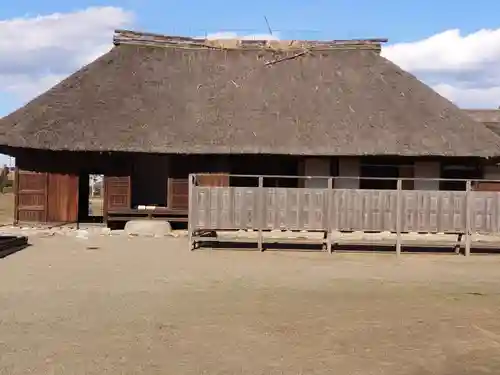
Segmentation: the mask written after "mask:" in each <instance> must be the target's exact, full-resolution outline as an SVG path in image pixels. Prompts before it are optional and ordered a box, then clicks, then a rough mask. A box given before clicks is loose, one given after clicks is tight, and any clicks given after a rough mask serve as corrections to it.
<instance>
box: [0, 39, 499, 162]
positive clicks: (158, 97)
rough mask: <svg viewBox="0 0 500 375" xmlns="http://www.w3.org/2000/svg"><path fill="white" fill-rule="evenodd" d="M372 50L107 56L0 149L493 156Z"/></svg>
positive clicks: (36, 105) (166, 44) (154, 44)
mask: <svg viewBox="0 0 500 375" xmlns="http://www.w3.org/2000/svg"><path fill="white" fill-rule="evenodd" d="M382 42H383V40H358V41H333V42H301V41H295V42H288V41H286V42H283V41H282V42H276V41H274V42H273V41H270V42H266V41H241V40H225V41H210V40H200V39H190V38H179V37H165V36H159V35H154V34H144V33H134V32H126V31H119V32H117V33H116V35H115V47H114V48H113V49H112V50H111V51H110V52H109V53H107V54H105V55H104V56H102V57H100V58H99V59H97V60H96V61H94V62H93V63H91V64H89V65H88V66H86V67H84V68H83V69H81V70H79V71H78V72H76V73H75V74H73V75H71V76H70V77H69V78H67V79H66V80H64V81H63V82H61V83H60V84H58V85H56V86H55V87H54V88H52V89H51V90H49V91H48V92H46V93H44V94H42V95H41V96H39V97H38V98H36V99H35V100H33V101H31V102H30V103H28V104H27V105H26V106H24V107H23V108H21V109H19V110H17V111H15V112H14V113H12V114H10V115H8V116H7V117H4V118H3V119H1V120H0V145H4V146H11V147H30V148H38V149H52V150H93V151H141V152H155V153H213V154H217V153H250V154H252V153H268V154H307V155H444V156H483V157H489V156H498V155H500V137H497V136H496V135H494V134H493V133H492V132H490V130H488V129H487V128H486V127H484V126H482V125H481V124H477V123H476V122H475V121H473V120H472V119H471V118H470V117H469V116H467V114H465V113H464V112H462V111H461V110H459V109H458V108H457V107H456V106H455V105H453V104H452V103H450V102H449V101H448V100H446V99H444V98H443V97H441V96H440V95H438V94H437V93H435V92H434V91H433V90H432V89H430V88H429V87H427V86H426V85H424V84H423V83H421V82H420V81H418V80H417V79H416V78H415V77H414V76H412V75H410V74H409V73H406V72H404V71H403V70H401V69H400V68H399V67H398V66H396V65H395V64H393V63H391V62H390V61H388V60H386V59H385V58H383V57H381V56H380V54H379V52H380V44H381V43H382Z"/></svg>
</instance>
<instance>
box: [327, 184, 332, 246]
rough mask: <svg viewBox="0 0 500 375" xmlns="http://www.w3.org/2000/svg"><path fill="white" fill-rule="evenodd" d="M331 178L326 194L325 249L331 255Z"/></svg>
mask: <svg viewBox="0 0 500 375" xmlns="http://www.w3.org/2000/svg"><path fill="white" fill-rule="evenodd" d="M332 189H333V177H329V178H328V192H327V194H326V248H327V250H328V251H329V252H330V254H332V253H333V247H332V223H331V220H330V219H331V217H330V213H331V211H332V203H333V196H332V195H333V190H332Z"/></svg>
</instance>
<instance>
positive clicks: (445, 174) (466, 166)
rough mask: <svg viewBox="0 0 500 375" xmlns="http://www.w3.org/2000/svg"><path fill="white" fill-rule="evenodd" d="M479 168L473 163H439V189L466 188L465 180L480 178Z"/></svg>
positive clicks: (459, 189)
mask: <svg viewBox="0 0 500 375" xmlns="http://www.w3.org/2000/svg"><path fill="white" fill-rule="evenodd" d="M481 177H482V174H481V169H480V167H479V166H478V165H476V164H475V163H471V162H468V163H465V162H464V163H463V164H462V163H453V164H452V163H441V178H442V179H443V180H441V181H440V183H439V190H455V191H456V190H458V191H464V190H466V181H465V180H478V179H481Z"/></svg>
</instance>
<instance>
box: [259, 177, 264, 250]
mask: <svg viewBox="0 0 500 375" xmlns="http://www.w3.org/2000/svg"><path fill="white" fill-rule="evenodd" d="M257 207H258V211H257V212H258V216H257V220H258V226H259V227H258V230H259V232H258V239H257V242H258V248H259V251H264V245H263V242H264V239H263V234H262V229H263V227H264V177H262V176H259V188H258V189H257Z"/></svg>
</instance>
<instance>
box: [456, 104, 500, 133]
mask: <svg viewBox="0 0 500 375" xmlns="http://www.w3.org/2000/svg"><path fill="white" fill-rule="evenodd" d="M465 112H466V113H467V114H468V115H469V116H471V117H472V118H473V119H474V120H476V121H478V122H480V123H482V124H484V125H486V127H487V128H488V129H490V130H491V131H493V132H494V133H496V134H498V135H500V109H465Z"/></svg>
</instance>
